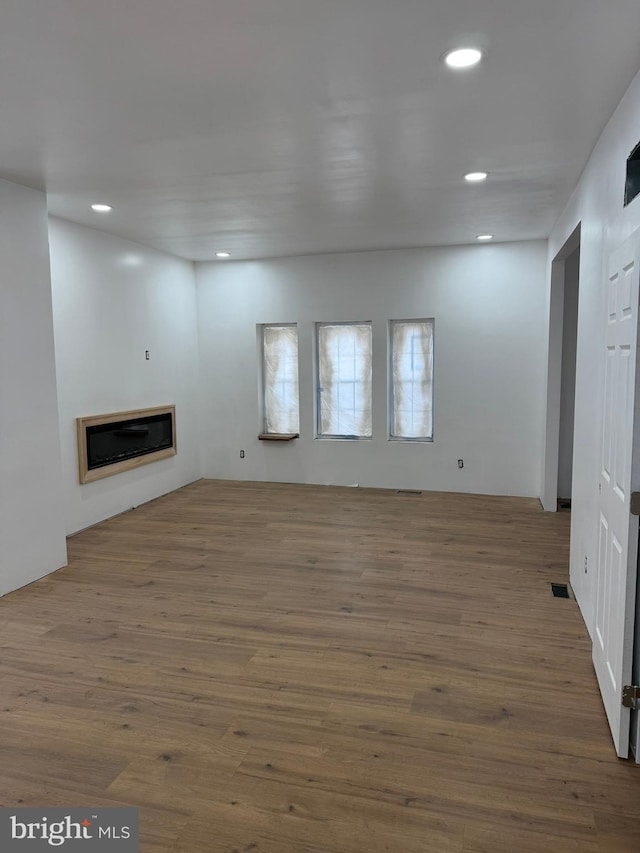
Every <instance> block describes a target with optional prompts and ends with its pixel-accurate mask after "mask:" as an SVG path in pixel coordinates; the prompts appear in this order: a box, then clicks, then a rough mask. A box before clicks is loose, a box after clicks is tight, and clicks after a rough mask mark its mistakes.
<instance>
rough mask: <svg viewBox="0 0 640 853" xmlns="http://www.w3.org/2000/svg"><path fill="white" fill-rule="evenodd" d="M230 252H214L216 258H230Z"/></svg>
mask: <svg viewBox="0 0 640 853" xmlns="http://www.w3.org/2000/svg"><path fill="white" fill-rule="evenodd" d="M230 257H231V253H230V252H216V258H230Z"/></svg>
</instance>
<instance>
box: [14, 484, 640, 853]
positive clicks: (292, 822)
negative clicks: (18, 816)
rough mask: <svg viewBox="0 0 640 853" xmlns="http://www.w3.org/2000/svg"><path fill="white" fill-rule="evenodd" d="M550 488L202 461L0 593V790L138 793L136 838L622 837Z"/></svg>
mask: <svg viewBox="0 0 640 853" xmlns="http://www.w3.org/2000/svg"><path fill="white" fill-rule="evenodd" d="M568 527H569V516H568V515H567V514H554V515H551V514H545V513H543V512H542V510H541V509H540V507H539V504H538V502H537V501H534V500H524V499H516V498H494V497H481V496H469V495H451V494H436V493H424V494H422V495H419V496H403V495H399V494H396V493H394V492H391V491H383V490H373V489H347V488H329V487H315V486H288V485H273V484H259V483H232V482H219V481H200V482H199V483H196V484H194V485H192V486H189V487H187V488H185V489H182V490H181V491H179V492H175V493H174V494H172V495H169V496H167V497H164V498H161V499H159V500H157V501H154V502H153V503H150V504H147V505H146V506H144V507H141V508H139V509H136V510H134V511H132V512H130V513H127V514H125V515H122V516H120V517H118V518H115V519H112V520H110V521H108V522H105V523H103V524H101V525H99V526H97V527H95V528H93V529H91V530H88V531H85V532H84V533H82V534H79V535H78V536H76V537H74V538H72V539H71V540H70V541H69V558H70V565H69V567H68V568H66V569H64V570H62V571H60V572H58V573H56V574H55V575H53V576H50V577H49V578H46V579H44V580H42V581H39V582H38V583H36V584H33V585H31V586H30V587H28V588H26V589H23V590H20V591H18V592H16V593H13V594H11V595H8V596H6V597H5V598H3V599H1V600H0V803H1V804H3V805H50V806H56V805H61V806H90V805H133V806H138V807H139V809H140V819H141V851H142V853H448V851H456V853H515V851H517V853H543V851H544V853H572V851H575V853H626V852H627V851H637V850H638V849H640V772H639V771H638V768H637V767H636V766H635V765H633V764H631V763H630V762H623V761H619V760H618V759H617V758H616V757H615V753H614V750H613V746H612V743H611V740H610V737H609V732H608V729H607V724H606V720H605V716H604V712H603V709H602V705H601V702H600V698H599V695H598V692H597V688H596V683H595V678H594V675H593V670H592V666H591V658H590V643H589V640H588V637H587V633H586V630H585V628H584V625H583V623H582V621H581V617H580V615H579V613H578V609H577V606H576V603H575V601H573V600H572V599H570V600H563V599H556V598H553V597H552V595H551V589H550V583H551V581H559V582H566V581H567V565H568V535H569V531H568Z"/></svg>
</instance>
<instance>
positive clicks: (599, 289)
mask: <svg viewBox="0 0 640 853" xmlns="http://www.w3.org/2000/svg"><path fill="white" fill-rule="evenodd" d="M639 139H640V74H639V75H638V76H636V78H635V79H634V81H633V83H632V84H631V86H630V88H629V89H628V91H627V93H626V94H625V96H624V98H623V99H622V101H621V103H620V104H619V106H618V108H617V109H616V111H615V113H614V115H613V116H612V118H611V120H610V122H609V123H608V125H607V127H606V128H605V130H604V132H603V134H602V136H601V137H600V139H599V141H598V143H597V145H596V147H595V149H594V151H593V154H592V155H591V158H590V160H589V162H588V164H587V167H586V168H585V170H584V172H583V175H582V177H581V179H580V181H579V183H578V186H577V187H576V190H575V191H574V193H573V195H572V197H571V199H570V201H569V204H568V205H567V207H566V209H565V211H564V212H563V214H562V216H561V217H560V219H559V220H558V222H557V223H556V225H555V226H554V228H553V231H552V234H551V237H550V239H549V255H548V263H547V281H549V280H550V279H551V267H552V262H553V259H554V258H555V257H556V255H557V254H558V252H559V251H560V249H561V248H562V246H563V245H564V243H565V242H566V240H567V239H568V237H569V235H570V234H571V233H572V232H573V231H574V229H575V228H576V226H577V225H578V224H579V223H580V222H581V223H582V227H581V244H580V298H579V309H578V352H577V365H576V400H575V423H576V427H575V433H574V469H573V489H572V491H573V494H572V514H571V584H572V586H573V589H574V591H575V594H576V598H577V600H578V603H579V604H580V607H581V610H582V613H583V616H584V619H585V622H586V624H587V627H588V629H589V631H591V632H592V631H593V621H594V605H595V586H594V581H595V566H596V547H597V529H598V524H597V519H598V510H597V499H598V477H599V464H600V438H601V414H600V413H601V406H602V385H603V377H602V357H601V353H602V348H603V346H604V331H605V322H604V311H605V303H604V296H605V286H604V282H605V280H606V271H607V270H606V267H607V263H608V258H609V256H610V254H611V252H612V250H613V249H614V248H615V247H617V246H619V245H620V244H621V243H622V242H623V240H624V239H625V238H626V237H627V236H629V234H631V233H632V231H634V230H635V229H636V228H638V227H640V198H637V199H636V200H635V201H634V202H632V203H631V205H629V207H627V208H624V207H623V196H624V183H625V165H626V159H627V157H628V156H629V153H630V152H631V149H632V148H633V147H634V146H635V145H636V143H637V142H638V140H639ZM548 298H549V296H548ZM551 420H552V419H551ZM550 427H552V424H551V421H550V422H549V423H547V441H548V430H549V428H550ZM556 429H557V424H556ZM585 557H586V558H587V572H586V573H585V569H584V561H585Z"/></svg>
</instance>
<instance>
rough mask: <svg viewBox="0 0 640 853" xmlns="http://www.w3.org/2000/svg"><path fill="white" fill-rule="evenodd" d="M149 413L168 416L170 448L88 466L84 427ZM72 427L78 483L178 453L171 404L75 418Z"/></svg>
mask: <svg viewBox="0 0 640 853" xmlns="http://www.w3.org/2000/svg"><path fill="white" fill-rule="evenodd" d="M152 415H171V427H172V435H173V443H172V445H171V447H165V448H163V449H162V450H155V451H154V452H153V453H145V454H144V455H143V456H134V457H133V458H132V459H123V460H122V461H121V462H114V463H112V464H111V465H104V466H103V467H102V468H91V469H90V468H89V461H88V458H87V429H88V428H89V427H93V426H101V425H102V424H109V423H117V422H118V421H128V420H134V419H137V418H147V417H149V416H152ZM76 429H77V435H78V476H79V479H80V482H81V483H93V482H94V481H95V480H102V479H103V478H104V477H112V476H113V475H114V474H120V473H122V472H123V471H131V470H132V469H134V468H139V467H140V466H141V465H149V464H150V463H151V462H158V461H159V460H160V459H168V458H169V457H170V456H175V455H176V453H177V452H178V447H177V443H176V407H175V406H155V407H153V408H151V409H133V410H132V411H130V412H110V413H109V414H106V415H93V416H91V417H88V418H76Z"/></svg>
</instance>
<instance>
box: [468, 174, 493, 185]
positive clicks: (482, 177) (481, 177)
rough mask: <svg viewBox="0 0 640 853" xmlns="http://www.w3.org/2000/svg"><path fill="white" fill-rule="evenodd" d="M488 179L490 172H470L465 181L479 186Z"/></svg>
mask: <svg viewBox="0 0 640 853" xmlns="http://www.w3.org/2000/svg"><path fill="white" fill-rule="evenodd" d="M488 177H489V173H488V172H469V173H468V174H467V175H465V176H464V179H465V181H469V183H470V184H479V183H480V181H486V180H487V178H488Z"/></svg>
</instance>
